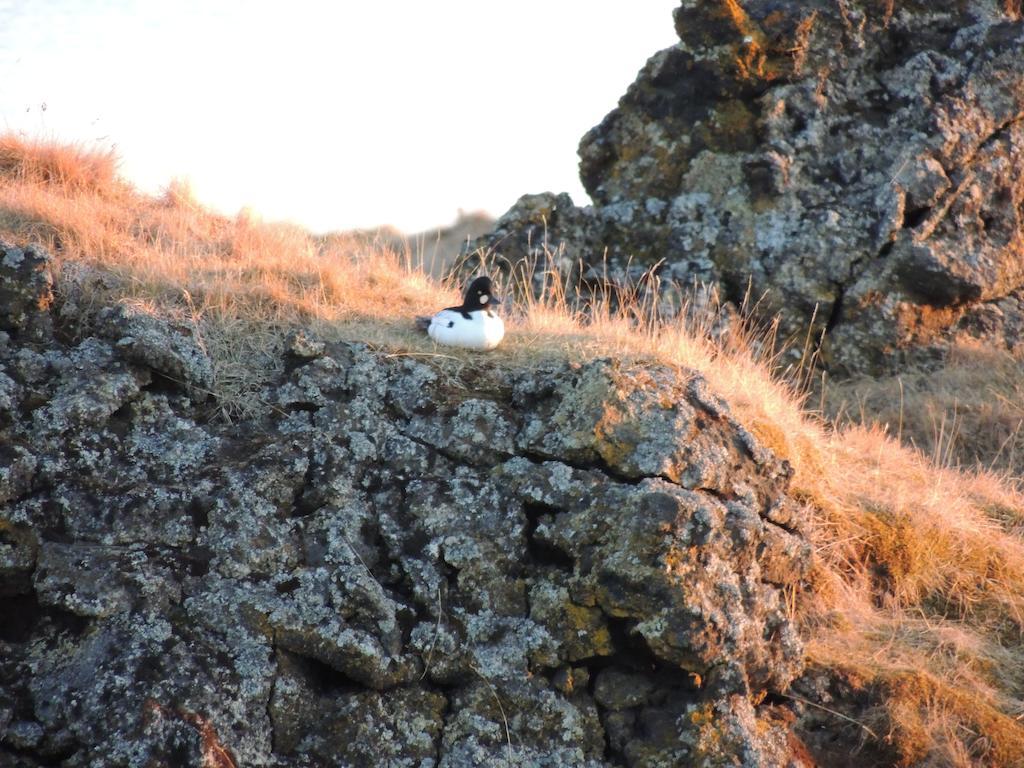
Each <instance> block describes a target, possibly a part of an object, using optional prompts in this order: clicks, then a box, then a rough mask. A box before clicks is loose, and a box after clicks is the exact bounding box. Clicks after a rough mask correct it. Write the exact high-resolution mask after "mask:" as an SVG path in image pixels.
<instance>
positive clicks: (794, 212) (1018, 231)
mask: <svg viewBox="0 0 1024 768" xmlns="http://www.w3.org/2000/svg"><path fill="white" fill-rule="evenodd" d="M675 21H676V30H677V32H678V34H679V38H680V40H679V43H677V44H676V45H674V46H673V47H671V48H668V49H665V50H663V51H660V52H658V53H656V54H655V55H654V56H652V57H651V59H650V60H649V61H648V62H647V64H646V66H645V67H644V68H643V69H642V70H641V71H640V73H639V75H638V77H637V79H636V81H635V82H634V83H633V85H632V86H631V87H630V88H629V90H628V91H627V92H626V94H625V95H624V96H623V97H622V98H621V99H620V101H619V105H618V107H617V108H616V109H614V110H613V111H612V112H610V113H609V114H608V115H607V117H605V119H604V120H603V121H602V122H601V123H600V125H598V126H596V127H595V128H593V129H592V130H590V131H589V132H588V133H587V134H586V135H585V136H584V137H583V138H582V140H581V142H580V147H579V155H580V177H581V179H582V181H583V185H584V187H585V188H586V190H587V192H588V193H589V195H590V197H591V198H592V201H593V205H590V206H586V207H577V206H575V205H573V202H572V200H571V199H570V198H569V197H568V195H564V194H562V195H555V194H552V193H544V194H530V195H525V196H523V197H522V198H521V199H520V200H519V202H517V203H516V205H515V206H513V208H512V209H511V210H509V211H508V212H507V213H506V214H505V215H504V216H502V217H501V218H500V219H499V221H498V222H497V223H496V226H495V229H494V231H493V232H492V233H491V234H490V235H487V236H485V237H484V238H481V239H480V240H478V241H477V242H476V243H475V244H474V245H473V249H480V250H482V251H486V252H488V253H489V254H491V255H492V256H493V255H495V254H496V255H497V259H496V262H497V263H498V264H503V263H510V262H515V261H516V260H518V259H522V258H533V259H536V258H538V253H540V252H542V251H544V250H545V249H546V251H547V253H546V254H545V253H540V257H539V258H540V263H541V266H543V267H549V266H555V267H557V268H560V269H562V270H564V271H567V272H572V273H574V274H578V275H579V276H580V277H581V279H583V280H584V282H585V283H586V282H587V281H594V280H601V279H603V278H604V275H605V274H606V273H607V274H609V275H610V277H611V279H612V280H613V282H621V281H624V280H625V279H626V278H627V275H628V274H632V273H635V272H637V271H640V270H643V269H646V268H648V267H652V266H655V265H657V269H658V274H659V277H660V278H661V281H662V286H663V287H671V286H683V287H686V286H689V285H691V284H692V282H693V281H694V280H698V281H703V282H707V283H711V284H713V285H715V286H717V287H718V288H719V290H720V292H721V294H722V296H723V297H724V298H725V299H727V300H729V301H732V302H735V303H739V302H741V301H742V299H743V297H744V294H745V293H746V292H747V291H748V290H749V292H750V296H751V297H752V299H753V300H755V301H757V300H759V303H758V308H759V311H761V312H762V313H763V315H765V316H771V315H774V314H775V313H779V314H780V316H781V318H782V331H783V335H784V336H785V335H791V336H794V337H800V338H802V337H803V336H804V335H805V334H806V333H807V331H808V329H809V328H810V329H811V335H812V336H813V337H817V336H818V335H819V334H821V333H822V332H827V339H826V343H825V344H824V346H823V349H822V353H821V356H820V357H821V359H822V361H823V362H824V363H825V364H826V365H828V366H829V367H831V368H832V369H833V370H835V371H838V372H869V373H873V372H879V371H884V370H888V369H890V368H892V367H893V366H896V365H898V364H900V363H901V361H903V360H904V359H905V358H906V357H908V356H909V357H912V358H914V359H916V360H918V361H927V360H929V359H931V358H933V357H935V356H937V355H938V354H940V353H941V350H942V349H943V348H944V347H945V346H946V345H948V344H949V342H950V341H951V340H952V339H955V338H958V337H959V336H961V335H968V336H972V337H975V338H978V337H980V338H984V339H987V340H989V341H991V342H993V343H997V344H1000V345H1003V346H1007V347H1009V348H1011V349H1016V348H1017V347H1019V345H1020V341H1019V339H1020V338H1021V330H1022V328H1024V314H1022V312H1021V308H1020V306H1021V296H1022V294H1024V176H1022V174H1021V173H1020V168H1021V166H1022V165H1024V56H1021V51H1022V50H1024V21H1022V19H1021V15H1020V9H1019V3H1016V4H1015V3H997V2H993V1H992V0H971V1H970V2H957V3H952V2H937V3H891V2H890V3H888V4H887V3H884V2H875V1H874V0H849V1H848V2H839V3H834V2H812V3H796V2H775V1H774V0H749V1H748V2H731V1H730V2H723V1H722V0H684V1H683V2H682V3H681V4H680V7H679V8H678V9H677V10H676V12H675ZM471 250H472V249H471ZM606 254H607V259H608V263H607V264H603V263H602V262H603V259H604V258H605V255H606ZM549 257H550V258H549ZM552 262H553V263H552ZM470 263H475V262H473V261H472V260H470ZM578 263H582V265H583V267H582V270H580V271H579V272H578V273H576V272H575V269H576V265H577V264H578ZM633 276H635V275H633Z"/></svg>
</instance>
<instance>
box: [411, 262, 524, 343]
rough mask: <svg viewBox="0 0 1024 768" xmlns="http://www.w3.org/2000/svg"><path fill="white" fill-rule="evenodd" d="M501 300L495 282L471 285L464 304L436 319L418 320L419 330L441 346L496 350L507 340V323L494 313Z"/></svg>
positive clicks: (478, 281) (481, 280) (482, 280)
mask: <svg viewBox="0 0 1024 768" xmlns="http://www.w3.org/2000/svg"><path fill="white" fill-rule="evenodd" d="M497 304H501V300H500V299H499V298H498V297H497V296H495V295H494V287H493V285H492V284H491V278H489V277H487V276H486V275H484V276H482V277H478V278H476V279H474V280H473V282H471V283H470V284H469V287H468V288H467V289H466V294H465V296H464V297H463V300H462V304H460V305H459V306H457V307H448V308H446V309H442V310H441V311H440V312H438V313H437V314H436V315H434V316H433V317H417V318H416V327H417V328H419V329H420V330H421V331H426V332H427V335H429V336H430V338H432V339H433V340H434V341H436V342H437V343H438V344H444V345H445V346H449V347H462V348H463V349H476V350H481V351H486V350H490V349H494V348H495V347H496V346H498V344H500V343H501V340H502V339H503V338H505V323H504V322H502V319H501V317H499V316H498V314H497V312H495V311H494V307H495V305H497Z"/></svg>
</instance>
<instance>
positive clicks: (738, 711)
mask: <svg viewBox="0 0 1024 768" xmlns="http://www.w3.org/2000/svg"><path fill="white" fill-rule="evenodd" d="M15 250H16V249H12V248H5V249H4V255H0V258H8V259H10V258H12V257H16V256H17V254H16V253H15ZM12 255H13V256H12ZM44 266H45V265H44ZM3 280H4V282H3V284H2V285H0V290H2V291H10V292H12V293H13V294H18V295H19V296H22V298H23V299H25V301H23V304H22V305H23V306H26V307H29V306H32V307H35V308H34V309H32V310H26V312H25V313H24V314H23V315H21V316H19V317H18V318H15V320H13V321H11V322H10V323H9V325H8V327H7V329H6V330H5V331H4V332H3V333H2V334H0V459H2V460H0V615H2V616H3V617H4V618H3V622H2V624H0V762H3V763H4V764H5V765H6V764H8V763H9V762H10V761H13V764H16V765H20V766H40V765H51V764H54V763H56V762H60V764H61V765H64V766H103V765H124V764H133V765H136V764H137V765H144V764H168V765H195V766H198V765H218V766H227V765H239V766H241V765H272V766H301V765H320V764H331V765H351V766H363V765H384V764H387V765H396V766H399V765H402V766H406V765H407V766H450V767H452V768H456V767H462V766H466V767H468V766H480V765H502V764H504V762H505V761H506V760H509V761H510V762H511V764H514V765H537V766H595V767H596V766H607V765H631V766H662V765H681V764H686V765H732V764H734V761H735V760H740V761H741V762H742V764H744V765H759V766H782V765H787V764H789V765H799V764H801V763H800V762H799V761H796V762H791V761H793V760H797V759H796V758H795V757H794V755H793V749H794V746H793V741H792V739H791V737H790V734H789V725H788V723H789V722H791V717H790V716H789V713H788V712H787V711H786V710H784V709H783V708H780V707H779V706H777V705H773V704H771V703H770V702H772V701H773V699H772V698H771V697H769V698H768V699H767V700H766V699H765V698H764V694H765V693H766V692H768V693H771V692H780V691H782V690H784V689H785V688H786V686H787V685H788V684H789V683H790V681H791V680H792V679H793V678H794V677H795V676H796V675H797V674H799V673H800V671H801V669H802V663H803V661H802V649H801V643H800V641H799V638H798V637H797V636H796V634H795V632H794V628H793V626H792V624H791V623H790V621H789V619H788V617H787V614H786V611H785V610H784V601H783V599H782V592H783V590H784V589H785V588H786V587H787V586H792V585H795V584H797V583H798V582H799V581H800V579H801V578H802V575H803V574H804V572H805V570H806V568H807V567H808V562H809V551H808V546H807V544H806V542H805V540H804V538H803V536H802V535H801V533H800V528H801V517H800V514H799V507H798V505H796V504H795V503H794V502H793V501H792V500H791V499H790V498H789V497H788V496H787V491H786V489H787V484H788V477H789V469H788V467H787V466H786V465H785V464H784V463H783V462H780V461H779V460H778V459H777V458H775V457H774V456H773V455H772V454H771V453H770V452H769V451H768V450H766V449H765V448H764V447H763V446H762V445H760V444H759V443H758V442H757V440H756V439H754V437H753V436H751V435H750V434H749V433H747V432H746V431H745V430H744V429H743V428H742V427H741V426H740V425H739V424H738V423H737V422H736V421H735V420H734V419H733V418H732V417H731V416H730V413H729V408H728V406H727V405H726V404H725V403H723V402H722V401H721V400H719V399H717V398H716V397H715V396H713V395H712V394H711V393H709V392H708V390H707V388H706V386H705V384H704V382H703V380H702V379H701V378H700V377H699V376H697V375H696V374H692V373H687V372H682V373H681V372H679V371H675V370H670V369H668V368H664V367H659V366H645V367H628V366H623V365H620V364H618V363H616V362H614V361H610V360H595V361H592V362H588V363H585V364H579V365H572V364H568V363H547V364H544V365H541V366H539V367H535V368H531V369H529V370H514V369H505V368H502V367H500V366H496V365H494V364H493V363H492V362H490V360H489V359H488V358H485V357H481V358H480V361H479V363H471V364H467V365H463V366H462V367H460V368H458V369H457V370H456V371H452V370H445V369H444V368H441V367H437V366H434V365H431V364H429V363H426V362H423V359H422V358H412V357H406V358H403V357H401V356H384V355H381V354H380V353H375V352H372V351H370V350H368V349H366V348H365V347H362V346H360V345H341V344H335V345H331V344H328V345H322V344H317V343H314V342H311V341H310V340H308V339H304V340H303V343H301V344H299V343H293V344H292V353H291V356H290V357H289V359H288V361H287V366H286V367H287V371H288V372H287V374H286V375H285V376H284V377H283V378H282V379H281V380H280V381H278V382H276V383H275V384H274V385H272V386H270V387H268V388H267V390H266V391H265V393H264V397H265V398H266V399H267V401H268V402H269V403H270V404H271V405H272V406H273V412H272V415H271V416H269V417H267V418H266V419H265V420H263V421H260V422H259V423H253V422H246V423H240V424H234V425H224V424H220V423H215V422H211V421H210V420H209V419H208V418H207V413H206V412H204V411H203V410H202V409H203V408H204V407H208V406H204V404H203V403H202V402H198V401H197V400H196V398H195V397H193V395H194V389H193V385H194V384H196V382H199V381H202V380H204V377H206V376H208V375H209V372H210V371H211V370H212V368H211V367H210V365H209V360H206V359H205V358H203V357H202V351H201V349H200V348H199V347H197V346H196V345H195V343H194V342H193V341H192V339H191V337H190V336H189V335H188V334H187V333H185V332H184V331H182V330H180V329H176V328H175V327H173V326H171V325H162V326H161V324H160V321H159V319H158V318H154V317H152V316H148V315H146V316H136V315H132V314H131V313H129V312H127V311H121V310H117V309H111V310H104V311H100V312H99V313H98V324H97V326H96V327H97V328H98V329H99V331H100V332H102V333H103V334H104V338H97V337H89V338H85V339H74V338H71V337H68V336H65V335H62V334H61V335H58V336H54V335H52V334H51V335H47V334H41V332H40V331H39V330H38V329H40V328H45V327H46V323H45V322H42V319H41V318H42V317H43V316H44V315H48V312H49V310H48V309H47V307H46V306H44V303H42V302H34V303H33V302H32V301H29V299H30V298H31V296H32V295H34V294H33V292H36V293H38V291H40V290H44V289H45V290H48V283H46V281H41V280H35V279H30V280H23V281H19V280H17V279H14V278H7V277H6V276H5V277H4V278H3ZM67 306H69V305H65V306H64V307H62V308H61V310H62V312H63V314H61V315H58V317H60V318H62V319H61V322H58V323H57V325H58V330H60V326H61V323H62V322H64V320H65V319H66V315H67V312H66V311H65V310H66V309H67ZM162 336H164V337H166V338H167V339H168V341H167V343H166V345H163V346H162V347H161V345H159V344H155V342H153V340H154V339H158V338H161V337H162ZM126 339H132V340H134V341H126ZM151 347H153V348H159V349H158V351H159V354H155V353H154V354H149V352H148V350H150V348H151ZM190 372H191V373H190ZM172 373H173V377H172ZM190 377H192V379H193V380H191V381H190ZM204 761H205V762H204Z"/></svg>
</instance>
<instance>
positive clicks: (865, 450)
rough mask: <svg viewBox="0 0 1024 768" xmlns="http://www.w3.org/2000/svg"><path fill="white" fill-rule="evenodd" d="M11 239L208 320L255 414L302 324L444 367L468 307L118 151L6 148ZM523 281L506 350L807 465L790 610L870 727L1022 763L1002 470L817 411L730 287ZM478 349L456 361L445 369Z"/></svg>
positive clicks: (95, 294) (111, 294) (909, 741)
mask: <svg viewBox="0 0 1024 768" xmlns="http://www.w3.org/2000/svg"><path fill="white" fill-rule="evenodd" d="M0 236H3V237H6V238H7V239H13V240H15V241H21V242H25V241H41V242H43V243H44V244H45V245H47V246H49V247H50V249H51V250H52V251H53V252H54V254H55V256H56V262H57V267H58V274H57V276H56V277H57V283H58V288H59V289H60V290H62V291H63V292H64V295H65V297H66V298H67V299H68V300H73V301H75V302H77V303H78V304H79V306H80V307H84V308H85V311H84V312H83V313H82V314H83V315H85V316H86V317H87V316H88V314H89V313H88V307H89V306H91V305H95V306H97V307H98V306H101V305H103V304H104V303H109V302H113V301H132V302H136V303H141V304H144V305H147V306H149V307H150V308H151V309H152V311H154V312H160V313H164V314H171V315H175V316H176V317H178V318H179V319H184V320H186V321H188V322H191V323H194V324H195V328H196V330H197V334H198V337H199V338H201V339H202V340H203V341H204V343H205V344H206V347H207V351H208V352H209V354H210V357H211V359H212V361H213V363H214V367H215V371H216V384H215V389H216V393H215V394H216V395H217V397H218V398H219V401H220V402H221V404H222V407H223V409H224V411H225V413H227V414H233V413H239V412H243V411H244V406H245V404H248V403H252V402H253V395H254V393H255V392H257V391H258V388H259V385H260V384H261V382H262V381H264V380H265V379H266V377H268V376H270V375H272V374H273V373H274V366H275V365H277V364H278V360H279V359H280V355H279V351H280V349H281V347H282V343H283V342H282V339H283V337H284V335H285V331H287V330H288V329H290V328H294V327H299V326H303V327H307V328H309V327H312V330H313V331H314V332H315V333H316V334H318V335H320V336H321V337H323V338H325V339H328V340H331V339H350V340H359V341H364V342H367V343H369V344H371V345H376V346H381V347H387V348H388V349H390V350H393V351H399V352H412V353H417V354H424V355H432V354H435V353H437V350H436V348H435V347H434V346H433V344H432V343H431V342H429V341H428V340H426V339H425V338H423V337H421V336H419V335H417V334H415V333H413V332H412V331H411V323H410V319H411V317H412V316H413V315H416V314H428V313H430V312H432V311H433V310H434V309H436V308H437V307H438V306H439V305H445V304H448V303H456V302H457V300H458V296H457V294H456V292H455V291H454V290H453V289H452V288H451V287H445V286H441V285H438V284H436V283H434V282H432V281H431V280H430V279H429V278H428V277H426V276H425V275H424V273H423V272H421V271H419V270H416V269H413V268H411V267H410V260H409V256H408V254H396V253H393V252H390V251H387V250H386V249H382V248H380V247H378V246H376V245H375V244H374V243H372V242H367V241H366V240H365V239H362V238H358V237H352V236H345V235H331V236H328V237H315V236H312V235H310V234H308V233H306V232H304V231H302V230H301V229H299V228H297V227H294V226H291V225H287V224H271V223H265V222H262V221H260V220H259V219H258V218H256V217H254V216H252V215H245V214H242V215H239V216H236V217H234V218H225V217H222V216H218V215H215V214H213V213H210V212H209V211H206V210H204V209H203V208H202V207H201V206H199V205H198V204H197V203H196V202H195V200H194V199H193V197H192V195H191V194H190V192H189V191H188V189H187V187H185V186H184V185H181V184H176V185H172V186H171V187H170V188H169V189H168V191H167V193H166V194H165V195H164V196H163V197H162V198H159V199H154V198H149V197H145V196H142V195H140V194H138V193H136V192H134V191H133V190H132V189H131V188H129V187H127V186H126V185H124V184H123V183H122V182H120V181H119V180H117V178H116V175H115V174H114V162H113V159H112V158H110V157H109V156H108V155H102V154H101V155H93V154H91V153H89V152H88V151H87V150H84V149H81V148H63V147H58V146H52V145H46V144H39V143H33V142H27V141H22V140H20V139H17V138H16V137H9V136H8V137H4V138H2V139H0ZM516 284H518V285H520V286H522V285H529V279H528V278H527V277H526V276H525V273H521V274H519V275H518V277H516V276H513V278H512V279H511V281H510V284H509V285H506V286H505V290H506V291H507V292H508V293H510V294H516V295H518V297H519V298H518V300H517V301H516V302H514V305H513V307H511V312H510V315H509V318H508V320H509V323H508V324H509V335H508V338H507V341H506V342H505V343H504V344H503V345H502V347H501V348H500V349H499V350H497V351H496V352H494V353H490V355H491V358H493V359H497V360H499V361H500V362H501V363H502V364H505V365H515V366H523V367H529V366H531V365H534V364H536V361H537V360H538V359H542V358H551V357H560V358H566V357H569V358H577V359H585V358H589V357H595V356H601V357H609V356H611V357H619V358H626V359H637V360H657V361H660V362H663V363H666V364H669V365H673V366H679V367H681V368H690V369H696V370H699V371H701V372H702V373H703V374H704V375H705V376H706V377H707V379H708V380H709V383H710V384H711V386H712V387H713V388H714V389H715V390H717V391H718V392H719V393H720V394H721V395H722V396H723V397H725V398H726V399H727V400H728V401H729V402H730V403H731V405H732V407H733V409H734V411H735V413H736V415H737V417H738V418H739V419H740V420H741V421H743V422H744V423H745V424H746V425H747V426H748V427H749V428H750V429H751V430H752V431H753V432H754V433H755V434H757V435H758V436H759V437H760V439H761V440H762V441H763V442H764V443H765V444H766V445H768V446H769V447H770V448H772V449H773V450H774V451H775V452H776V453H778V454H779V455H780V456H782V457H783V458H786V459H788V460H789V461H790V462H791V463H792V465H793V467H794V470H795V474H794V480H793V493H794V495H795V497H796V498H797V499H798V500H800V501H801V502H802V503H803V504H804V506H805V509H806V514H807V519H808V523H807V528H808V532H809V536H810V538H811V540H812V543H813V545H814V550H815V564H814V569H813V575H812V577H811V579H810V581H809V583H808V584H807V585H806V587H805V588H804V589H802V590H801V591H800V593H799V594H793V595H790V604H791V605H792V609H793V612H794V616H795V618H796V619H797V620H798V621H799V622H800V624H801V626H802V627H803V631H804V634H805V636H806V637H807V638H808V658H809V662H810V663H811V664H813V665H815V666H817V667H820V668H824V669H828V670H833V671H834V672H835V673H836V674H837V675H838V674H842V675H845V676H847V677H848V678H850V679H855V680H857V681H859V683H858V685H860V686H861V687H862V688H863V689H864V690H865V691H867V692H869V694H870V696H869V698H870V700H871V701H872V702H873V704H872V706H871V707H870V708H869V709H868V710H866V711H857V710H849V708H848V712H847V714H848V715H849V716H851V717H855V718H860V719H861V720H862V722H863V723H864V725H865V728H866V729H870V732H871V733H874V734H876V735H877V736H878V738H879V739H880V740H881V741H883V742H885V743H886V744H888V745H889V746H890V747H891V749H892V750H893V752H894V754H896V755H897V758H898V760H899V761H900V762H901V764H904V765H912V764H914V765H916V764H920V765H935V766H939V765H943V766H946V765H951V766H968V765H991V766H1013V765H1020V764H1021V763H1022V759H1021V755H1024V726H1022V724H1021V721H1020V718H1021V717H1022V716H1024V646H1022V637H1024V543H1022V539H1021V531H1022V529H1024V497H1022V496H1021V495H1020V494H1019V493H1018V492H1017V491H1016V490H1015V489H1014V488H1013V487H1012V486H1011V485H1009V484H1008V483H1006V482H1005V481H1004V480H1002V479H1001V478H1000V477H997V476H995V475H993V474H989V473H985V472H980V471H979V472H960V471H957V470H955V469H952V468H944V467H940V466H937V465H936V463H935V462H933V461H931V460H930V459H929V457H928V456H926V455H924V454H922V453H920V452H918V451H915V450H913V449H911V448H908V447H904V446H901V445H900V444H899V443H898V442H897V441H896V440H895V439H894V438H893V437H892V436H890V434H888V433H887V432H886V431H885V430H883V429H880V428H877V427H876V428H871V427H861V426H856V425H851V424H845V425H844V426H843V427H842V428H834V429H833V428H830V427H829V426H828V425H826V424H823V423H822V422H821V421H820V420H819V419H817V418H814V417H812V416H809V415H808V413H807V412H806V409H805V403H804V400H803V398H802V397H801V395H800V394H799V393H798V392H797V391H796V389H795V388H794V387H793V386H792V385H787V384H785V383H784V382H781V381H780V380H779V379H778V377H777V376H776V375H774V373H775V372H773V360H772V359H771V358H768V359H758V356H757V355H756V354H754V353H753V352H752V349H754V348H755V347H756V346H757V345H753V344H752V343H751V338H750V336H749V334H746V333H744V332H743V330H742V328H741V327H739V325H737V324H735V323H734V324H733V330H732V332H726V333H724V334H715V333H712V332H711V331H712V329H713V328H714V327H717V326H720V325H722V324H723V322H722V321H723V318H722V317H721V316H720V315H718V314H717V313H716V310H715V304H714V301H713V296H709V295H706V294H700V293H695V294H694V295H693V296H691V297H690V304H689V305H688V306H687V308H686V311H684V312H682V313H681V314H680V315H679V316H678V317H677V318H673V319H663V318H659V317H657V316H656V315H655V313H654V312H653V311H652V309H651V308H650V305H649V304H648V303H646V302H645V301H644V299H643V296H644V295H649V294H650V293H651V291H646V292H645V291H644V290H643V288H644V286H640V289H639V290H638V291H637V294H636V299H635V300H634V301H629V300H627V301H625V302H622V301H621V300H618V299H617V301H616V302H615V306H616V307H617V308H615V309H613V307H612V302H611V301H609V300H607V297H596V300H595V301H594V302H593V304H592V306H590V307H589V308H588V309H587V311H586V312H583V310H581V309H574V308H573V305H572V302H570V301H569V300H568V298H567V296H566V291H565V289H564V286H563V285H562V284H561V283H560V282H559V281H558V280H557V279H555V278H553V277H552V278H551V279H550V280H549V281H548V284H547V285H546V287H545V290H544V291H543V292H542V293H541V294H540V298H535V296H534V293H533V292H532V291H527V290H522V289H521V288H520V289H519V290H516ZM620 298H621V297H620ZM713 339H714V340H713ZM762 346H764V345H762ZM473 357H474V353H469V352H462V351H458V350H447V349H446V350H444V355H443V356H438V358H437V359H436V363H437V364H438V365H444V364H446V361H454V362H453V363H452V364H458V363H459V362H460V361H463V360H467V359H471V358H473ZM477 359H478V358H477ZM1007 376H1008V377H1009V379H1008V380H1009V381H1010V384H1009V386H1012V387H1017V386H1019V384H1018V383H1017V381H1016V380H1015V379H1014V378H1013V373H1012V372H1008V373H1007ZM904 392H905V393H906V390H905V391H904ZM916 396H919V397H921V398H926V397H927V392H926V389H925V388H924V387H922V389H921V391H920V393H919V394H918V395H916ZM894 407H895V406H894ZM979 423H980V422H979ZM904 428H905V429H910V427H909V426H908V425H907V424H906V423H905V424H904ZM979 428H980V427H979ZM890 431H891V430H890ZM1011 431H1012V430H1011ZM921 444H924V443H921ZM841 704H842V703H841V702H840V703H835V704H834V706H837V707H839V706H841ZM837 723H838V721H837ZM868 733H869V731H868V730H865V734H868ZM866 737H867V736H866Z"/></svg>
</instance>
